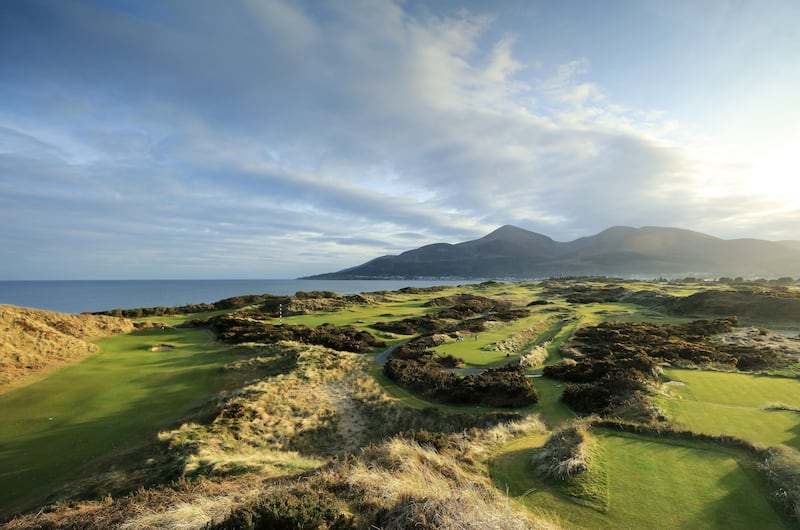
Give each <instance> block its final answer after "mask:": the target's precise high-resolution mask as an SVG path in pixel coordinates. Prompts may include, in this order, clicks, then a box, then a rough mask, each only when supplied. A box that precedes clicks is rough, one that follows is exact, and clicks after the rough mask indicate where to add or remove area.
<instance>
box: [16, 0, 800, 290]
mask: <svg viewBox="0 0 800 530" xmlns="http://www.w3.org/2000/svg"><path fill="white" fill-rule="evenodd" d="M58 9H59V10H61V11H63V12H64V16H63V17H61V19H53V21H51V22H50V23H51V24H53V26H52V27H43V28H42V31H43V32H46V34H43V39H42V42H41V43H37V42H30V43H29V45H30V47H31V49H30V50H29V52H28V53H29V54H30V55H29V56H28V57H27V59H28V61H27V62H26V61H18V62H17V61H10V59H9V61H10V62H9V68H11V71H13V72H16V73H18V72H22V73H25V74H26V75H27V76H28V78H29V79H41V78H43V77H48V76H53V79H52V80H51V81H49V82H48V83H39V84H37V83H28V84H26V85H25V86H24V87H22V86H21V85H14V83H13V81H12V79H13V76H8V77H7V78H4V79H3V80H0V95H2V94H12V95H13V98H10V99H7V101H6V103H4V104H0V125H4V126H3V127H2V128H0V139H2V141H0V152H2V153H3V155H2V157H0V189H2V191H3V194H4V196H5V197H7V199H6V200H5V201H2V200H0V203H3V205H4V207H6V210H5V211H4V213H2V214H0V219H2V220H3V221H4V222H6V223H7V226H14V229H13V230H11V231H9V232H10V233H7V234H6V235H4V236H2V237H4V238H5V239H3V240H0V243H4V242H8V241H10V240H11V239H14V240H20V239H26V240H28V241H36V242H37V244H38V245H41V247H42V248H45V247H46V246H47V245H48V243H47V241H50V243H49V244H51V245H53V247H52V248H54V249H55V248H57V249H59V251H58V252H59V253H60V254H56V255H57V256H59V257H60V258H61V259H65V260H68V261H70V262H73V263H74V264H75V270H79V269H80V267H79V265H78V264H79V263H80V260H81V259H82V258H81V256H77V255H74V254H70V253H69V252H68V251H67V250H66V249H65V246H64V245H62V244H61V243H59V242H58V241H59V238H61V239H62V240H63V241H69V242H71V243H72V244H74V245H78V246H83V247H84V248H87V249H90V252H91V255H92V256H93V259H94V260H95V263H97V267H98V268H103V267H107V266H109V267H110V266H114V267H117V266H121V265H120V264H124V263H126V260H125V259H120V258H119V257H120V256H129V257H130V260H129V261H128V262H129V263H134V264H135V267H134V266H132V267H133V268H131V269H130V271H131V272H130V274H140V275H153V274H156V275H157V274H158V271H159V270H164V267H167V268H169V267H172V268H173V269H174V270H180V267H181V266H183V265H182V264H184V262H185V257H187V256H195V257H196V258H195V259H194V260H193V261H192V262H191V264H190V265H189V264H187V265H186V266H187V267H191V268H192V270H193V271H195V273H197V274H200V273H201V272H202V273H203V274H205V275H226V274H233V275H250V276H252V275H253V274H256V275H259V274H258V273H257V272H255V271H258V270H264V271H265V272H263V273H262V274H261V275H280V270H282V269H281V267H285V266H287V265H286V264H287V263H293V262H294V263H299V264H300V265H299V266H295V267H294V268H293V270H294V269H297V271H298V272H297V273H298V275H299V274H311V273H314V272H324V271H327V270H330V269H334V268H337V267H339V266H347V265H353V264H356V263H357V262H359V261H364V260H366V259H369V258H372V257H374V256H376V255H379V254H383V253H386V252H391V251H396V250H397V249H403V248H408V247H409V246H418V245H421V244H425V243H429V242H434V241H459V240H465V239H469V238H472V237H477V236H480V235H482V234H484V233H486V232H487V231H489V230H491V229H493V228H495V227H496V226H498V225H501V224H506V223H514V224H519V225H521V226H523V227H526V228H530V229H534V230H539V231H542V232H545V233H547V234H548V235H551V236H553V237H555V238H556V239H561V240H567V239H570V238H574V237H579V236H584V235H588V234H591V233H595V232H598V231H600V230H602V229H604V228H606V227H608V226H611V225H619V224H630V225H636V226H639V225H653V224H663V225H673V226H683V227H686V228H693V229H699V230H709V231H713V230H719V232H715V235H723V236H730V235H732V234H733V232H734V229H736V230H739V231H741V233H746V232H748V231H749V233H750V234H751V235H755V234H754V233H755V232H757V231H758V230H759V229H760V228H763V229H764V230H765V231H767V232H769V233H770V234H773V235H775V236H779V233H780V230H779V228H778V227H779V225H778V224H776V223H774V222H773V220H774V219H775V218H781V219H784V220H786V221H787V222H788V223H790V226H791V227H796V226H797V224H796V221H797V215H796V214H797V212H796V203H791V204H789V203H786V202H785V201H784V202H783V203H782V202H781V201H780V198H781V197H780V194H775V193H773V194H771V195H770V194H763V193H761V194H759V193H758V191H759V190H757V189H751V190H749V191H750V192H751V193H753V194H754V196H750V197H745V196H744V195H743V193H742V189H743V188H742V186H741V182H738V181H737V182H736V183H733V182H729V181H728V182H726V180H725V178H724V175H734V176H736V178H737V179H739V180H742V179H745V176H746V175H749V174H750V173H748V171H750V169H747V168H748V167H760V168H761V172H762V173H761V174H765V172H768V171H772V170H773V169H775V167H776V166H777V163H775V164H773V167H772V168H769V167H768V166H767V165H765V164H764V160H765V159H762V160H761V162H759V163H756V162H753V160H755V158H752V157H750V158H748V159H743V160H741V163H740V164H738V165H737V166H736V167H735V168H733V169H731V168H730V167H727V168H726V167H723V165H722V163H721V162H720V160H724V158H723V157H721V156H717V155H716V154H709V153H710V152H709V151H701V150H698V148H697V147H695V144H693V143H692V141H691V140H692V139H691V138H688V135H686V134H685V131H683V130H682V129H681V127H680V124H678V123H677V122H676V120H674V119H673V118H672V117H671V116H670V113H669V112H668V111H665V110H662V109H635V108H631V107H629V106H627V105H626V104H625V102H620V101H614V98H613V97H612V95H610V94H608V93H606V91H605V90H604V89H603V87H602V86H601V85H600V84H599V83H598V82H596V81H595V80H593V79H592V71H593V65H592V63H591V62H590V61H589V59H587V58H574V59H568V60H566V61H564V62H562V63H560V64H557V63H556V64H549V63H547V62H545V61H543V60H542V59H541V57H539V56H536V55H531V53H532V52H531V51H530V50H529V49H528V51H527V55H525V56H523V55H522V54H521V52H519V51H517V48H518V47H519V46H518V44H519V42H520V41H521V40H524V39H525V38H526V36H525V35H524V34H514V33H512V32H505V31H502V28H500V31H499V32H496V31H495V32H493V30H496V29H497V28H494V26H493V24H495V20H494V19H493V18H492V17H491V16H487V15H482V14H475V13H468V12H464V11H460V12H453V13H446V12H444V13H442V12H439V13H432V12H428V11H424V12H421V13H417V12H414V13H412V12H411V11H410V9H409V8H408V6H406V5H405V4H402V3H395V2H388V1H387V2H368V1H364V2H342V3H332V4H324V3H323V4H319V3H307V4H306V3H290V2H284V1H271V2H249V1H248V2H245V3H243V4H238V5H225V6H224V7H223V6H221V5H220V4H218V3H215V2H208V3H198V4H197V5H196V6H194V5H193V9H192V10H191V13H185V12H183V11H182V10H181V8H180V5H177V4H175V5H166V6H164V7H163V9H165V10H166V11H168V12H169V13H168V14H169V15H170V16H166V17H165V18H164V20H166V21H171V23H170V22H165V21H164V20H159V21H153V20H149V19H148V18H147V17H145V16H133V15H120V14H118V13H114V12H113V11H109V10H101V9H95V8H92V7H89V6H80V7H79V8H75V11H74V12H70V8H69V7H68V6H59V7H58ZM173 10H174V12H173ZM78 15H80V16H78ZM184 15H185V16H184ZM57 20H65V21H66V22H65V23H63V24H62V25H59V22H57ZM176 21H179V22H176ZM103 28H105V29H103ZM0 29H1V28H0ZM112 30H113V31H112ZM44 37H46V38H44ZM20 38H22V37H20ZM62 44H63V46H61V45H62ZM62 48H65V49H63V50H62ZM50 53H52V57H51V56H50V55H48V54H50ZM3 58H9V57H8V56H7V55H2V52H0V59H3ZM62 63H63V64H62ZM89 66H91V67H89ZM99 71H108V72H109V75H108V76H100V75H99V74H97V72H99ZM117 72H119V75H118V76H117V75H115V74H116V73H117ZM84 73H86V75H84ZM54 85H57V86H59V87H60V91H61V94H60V95H59V96H58V98H54V97H52V89H53V86H54ZM23 88H24V90H23ZM59 101H60V102H61V103H58V102H59ZM64 101H72V102H81V104H80V105H75V104H70V105H64V104H63V102H64ZM682 135H684V136H683V137H682ZM778 159H779V160H780V161H781V163H784V162H785V164H789V163H790V162H793V161H796V159H795V158H792V157H791V156H790V154H787V155H785V156H784V157H783V158H780V157H778ZM748 164H750V166H748ZM759 164H760V165H759ZM726 172H727V173H726ZM751 173H752V172H751ZM781 174H784V173H781ZM785 174H786V175H789V173H785ZM779 183H784V185H789V181H788V180H782V181H778V180H774V181H773V184H779ZM774 187H776V186H773V188H774ZM791 191H798V193H797V194H796V195H797V196H800V190H796V189H794V188H792V190H791ZM12 199H13V200H12ZM792 204H794V205H795V207H794V209H792V208H793V207H792ZM26 213H27V214H29V215H33V216H37V217H40V218H41V220H46V222H45V221H41V220H40V221H39V222H34V223H20V222H16V223H15V222H14V219H18V218H20V217H21V216H24V215H26ZM720 219H723V220H724V222H723V221H720ZM788 233H789V231H788V230H787V231H784V235H783V236H780V237H783V238H790V236H789V235H787V234H788ZM48 234H51V235H52V237H51V238H50V239H48V237H47V235H48ZM408 234H414V237H409V236H408ZM300 252H302V255H303V258H302V259H300V258H293V257H296V256H299V255H300V254H299V253H300ZM134 255H136V256H139V257H141V256H148V258H147V259H146V260H143V259H141V258H136V259H134V258H133V256H134ZM54 256H55V255H54ZM114 256H116V257H114ZM159 256H161V257H159ZM182 256H183V258H182ZM201 256H205V257H201ZM230 256H236V265H235V266H234V267H233V268H231V267H232V266H231V265H230V263H229V262H226V261H225V260H226V257H228V258H229V257H230ZM231 261H233V260H231ZM170 263H172V264H173V265H170ZM186 263H188V262H186ZM148 264H151V265H148ZM6 267H7V268H6V269H5V270H6V271H12V270H16V271H17V274H19V273H20V272H19V271H23V270H24V267H21V266H17V267H16V269H12V268H11V267H9V266H6ZM270 267H271V268H270ZM260 268H263V269H260ZM300 269H302V270H300ZM2 271H3V269H0V275H2ZM214 271H218V272H214ZM6 274H11V273H10V272H6Z"/></svg>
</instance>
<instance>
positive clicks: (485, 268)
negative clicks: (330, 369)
mask: <svg viewBox="0 0 800 530" xmlns="http://www.w3.org/2000/svg"><path fill="white" fill-rule="evenodd" d="M795 243H796V242H795ZM799 249H800V247H797V246H796V245H793V244H792V242H772V241H765V240H760V239H731V240H725V239H719V238H717V237H713V236H710V235H707V234H701V233H700V232H693V231H691V230H684V229H679V228H664V227H653V226H647V227H642V228H632V227H625V226H616V227H613V228H609V229H607V230H604V231H603V232H600V233H599V234H596V235H594V236H591V237H583V238H580V239H576V240H575V241H571V242H567V243H561V242H557V241H554V240H552V239H551V238H549V237H547V236H545V235H542V234H537V233H535V232H530V231H528V230H524V229H522V228H517V227H514V226H503V227H501V228H499V229H497V230H495V231H494V232H492V233H490V234H488V235H486V236H484V237H482V238H480V239H476V240H473V241H465V242H463V243H458V244H455V245H451V244H448V243H436V244H433V245H426V246H423V247H420V248H417V249H414V250H409V251H406V252H403V253H402V254H400V255H398V256H382V257H380V258H376V259H374V260H372V261H369V262H367V263H364V264H362V265H359V266H357V267H351V268H349V269H345V270H342V271H339V272H334V273H328V274H321V275H318V276H311V277H310V279H363V278H391V277H401V278H403V277H454V278H541V277H552V276H558V275H564V274H566V275H611V276H629V275H648V276H651V277H658V276H662V275H669V276H676V275H677V276H679V277H683V276H690V275H691V276H694V275H696V274H699V275H701V276H738V275H742V276H753V275H756V276H776V277H777V276H791V277H795V276H797V275H798V274H800V253H798V250H799Z"/></svg>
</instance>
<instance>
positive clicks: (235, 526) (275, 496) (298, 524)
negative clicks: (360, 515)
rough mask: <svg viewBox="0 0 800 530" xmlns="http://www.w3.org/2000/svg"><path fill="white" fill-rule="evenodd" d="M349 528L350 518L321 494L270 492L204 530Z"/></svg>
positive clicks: (336, 502)
mask: <svg viewBox="0 0 800 530" xmlns="http://www.w3.org/2000/svg"><path fill="white" fill-rule="evenodd" d="M345 528H351V518H350V517H349V516H347V515H345V514H344V513H343V510H342V508H341V507H340V506H339V503H338V501H337V500H336V499H335V498H333V497H332V496H331V495H330V494H329V493H327V492H326V491H324V490H319V491H308V490H306V491H299V492H292V491H286V490H273V491H271V492H270V495H269V496H265V497H262V498H260V499H258V500H257V501H254V502H251V503H249V504H247V505H245V506H243V507H241V508H239V509H237V510H235V511H234V512H233V513H231V514H230V515H229V516H228V517H227V518H226V519H225V520H223V521H222V522H220V523H217V524H211V525H207V526H206V529H207V530H262V529H263V530H305V529H308V530H314V529H320V530H339V529H345Z"/></svg>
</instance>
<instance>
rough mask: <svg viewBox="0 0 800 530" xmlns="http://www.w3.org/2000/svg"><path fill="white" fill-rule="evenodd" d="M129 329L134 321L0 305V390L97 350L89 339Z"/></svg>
mask: <svg viewBox="0 0 800 530" xmlns="http://www.w3.org/2000/svg"><path fill="white" fill-rule="evenodd" d="M131 330H133V322H131V321H130V320H128V319H125V318H115V317H106V316H95V315H71V314H65V313H54V312H51V311H41V310H38V309H27V308H24V307H16V306H11V305H0V391H2V389H3V387H4V386H6V385H8V384H9V383H11V382H14V381H17V380H19V379H21V378H23V377H26V376H29V375H31V374H33V373H35V372H37V371H39V370H41V369H43V368H47V367H48V366H52V365H56V364H61V363H65V362H68V361H71V360H75V359H79V358H81V357H83V356H85V355H87V354H89V353H92V352H95V351H97V346H95V345H94V344H91V343H90V342H88V341H89V340H90V339H96V338H100V337H106V336H108V335H116V334H118V333H128V332H130V331H131Z"/></svg>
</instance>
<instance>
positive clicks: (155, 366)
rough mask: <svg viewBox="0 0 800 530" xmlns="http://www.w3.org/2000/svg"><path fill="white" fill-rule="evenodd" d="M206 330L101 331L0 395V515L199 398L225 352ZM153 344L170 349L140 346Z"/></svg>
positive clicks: (40, 497) (174, 418) (126, 445)
mask: <svg viewBox="0 0 800 530" xmlns="http://www.w3.org/2000/svg"><path fill="white" fill-rule="evenodd" d="M211 338H212V337H211V335H210V334H209V333H208V332H207V331H206V330H202V329H167V330H166V331H163V332H162V331H161V330H160V329H156V330H149V331H140V332H134V333H131V334H128V335H122V336H117V337H112V338H108V339H105V340H102V341H100V342H98V344H99V345H100V346H101V348H102V351H101V352H100V353H98V354H95V355H93V356H91V357H89V358H87V359H85V360H83V361H82V362H80V363H78V364H74V365H71V366H68V367H65V368H63V369H61V370H58V371H56V372H53V373H52V374H51V375H49V376H48V377H47V378H45V379H42V380H40V381H37V382H35V383H33V384H31V385H28V386H26V387H23V388H19V389H17V390H14V391H11V392H8V393H5V394H3V395H0V410H2V415H3V417H2V424H0V514H2V515H9V514H11V513H14V512H16V511H18V510H21V509H25V508H28V507H30V506H33V505H35V504H38V503H41V502H42V501H44V499H45V497H46V496H48V495H50V494H57V493H58V492H59V491H60V490H62V489H63V486H64V483H65V482H67V481H68V480H72V479H75V478H78V477H80V475H81V473H82V471H84V470H86V469H88V468H89V467H92V468H93V469H96V466H97V464H98V462H99V461H102V460H103V459H105V458H111V457H114V456H119V455H121V454H123V453H125V452H126V451H129V450H132V449H135V448H136V447H138V446H141V445H142V444H144V443H149V442H152V441H154V440H155V437H156V434H157V433H158V431H159V430H162V429H164V428H167V427H169V426H171V425H174V424H176V422H178V420H180V419H181V418H184V417H186V416H187V415H189V414H191V413H192V412H193V411H196V410H197V409H198V408H199V407H201V406H202V405H203V404H204V403H206V402H207V400H208V398H209V397H210V396H212V395H213V394H215V393H216V392H217V391H219V390H220V389H221V388H222V387H223V385H224V381H225V376H224V370H223V369H222V366H223V365H224V364H226V363H227V362H229V361H231V360H232V356H231V354H228V353H225V352H221V351H219V349H218V348H216V347H214V346H213V345H211V344H208V345H207V343H209V341H210V340H211ZM161 343H164V344H171V345H173V346H175V348H174V349H172V350H170V351H164V352H153V351H150V348H151V347H152V346H154V345H156V344H161Z"/></svg>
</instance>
